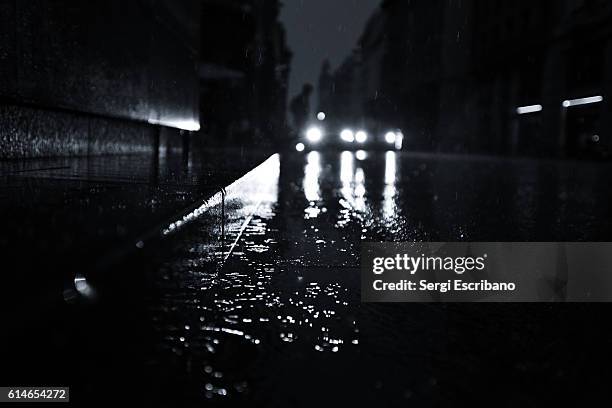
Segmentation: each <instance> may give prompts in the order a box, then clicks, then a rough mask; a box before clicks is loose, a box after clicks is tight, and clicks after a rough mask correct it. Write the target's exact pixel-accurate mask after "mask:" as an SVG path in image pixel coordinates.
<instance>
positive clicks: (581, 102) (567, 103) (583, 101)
mask: <svg viewBox="0 0 612 408" xmlns="http://www.w3.org/2000/svg"><path fill="white" fill-rule="evenodd" d="M603 99H604V98H603V96H600V95H598V96H590V97H588V98H579V99H568V100H566V101H563V107H564V108H569V107H570V106H580V105H588V104H590V103H598V102H601V101H603Z"/></svg>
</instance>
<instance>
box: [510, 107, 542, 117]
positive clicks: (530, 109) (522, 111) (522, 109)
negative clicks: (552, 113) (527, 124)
mask: <svg viewBox="0 0 612 408" xmlns="http://www.w3.org/2000/svg"><path fill="white" fill-rule="evenodd" d="M541 111H542V105H529V106H521V107H518V108H516V113H518V114H519V115H524V114H526V113H535V112H541Z"/></svg>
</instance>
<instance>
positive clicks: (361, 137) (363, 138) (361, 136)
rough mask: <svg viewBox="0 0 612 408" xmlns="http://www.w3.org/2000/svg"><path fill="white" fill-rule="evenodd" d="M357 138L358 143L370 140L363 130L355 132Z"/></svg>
mask: <svg viewBox="0 0 612 408" xmlns="http://www.w3.org/2000/svg"><path fill="white" fill-rule="evenodd" d="M355 140H356V141H357V143H365V142H366V141H367V140H368V134H367V133H366V132H364V131H363V130H360V131H359V132H357V133H355Z"/></svg>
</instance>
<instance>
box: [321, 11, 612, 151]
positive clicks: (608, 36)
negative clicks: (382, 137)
mask: <svg viewBox="0 0 612 408" xmlns="http://www.w3.org/2000/svg"><path fill="white" fill-rule="evenodd" d="M381 10H382V16H378V15H379V14H380V11H377V12H376V14H375V16H374V17H376V18H377V19H378V20H379V21H381V22H383V23H382V24H368V26H367V27H366V30H365V31H364V35H363V37H362V39H361V41H360V44H359V50H358V54H359V55H360V56H361V59H360V67H362V68H360V69H362V70H363V74H362V75H361V76H359V80H363V81H364V82H368V83H369V84H375V85H374V89H375V92H374V91H373V90H372V89H370V90H369V91H367V92H365V93H363V94H362V95H360V96H359V98H360V103H361V104H365V105H366V107H367V108H366V109H365V111H364V112H362V111H360V110H354V111H353V112H352V115H353V120H359V119H361V116H363V115H365V116H369V117H370V118H371V119H372V120H374V121H379V122H382V123H383V124H385V126H398V127H402V129H403V130H404V135H405V136H406V138H405V146H406V147H407V148H409V149H416V150H435V151H446V152H474V153H494V154H503V155H513V154H518V155H537V156H556V157H564V156H583V157H584V156H594V157H610V156H612V119H611V118H612V115H611V114H610V113H612V112H611V110H612V109H611V108H610V107H611V106H612V74H611V72H612V66H611V65H610V64H611V63H612V3H610V2H607V1H603V0H563V1H552V0H542V1H538V2H533V1H527V0H520V1H514V2H506V1H496V2H494V1H491V0H443V1H435V2H431V1H427V0H411V1H404V0H385V1H383V2H381ZM374 17H373V18H374ZM376 39H382V40H376ZM374 44H376V46H375V45H374ZM381 49H382V50H384V51H383V53H382V54H383V55H382V56H381V55H380V52H379V51H380V50H381ZM353 55H355V53H352V55H351V56H350V57H349V59H351V58H353ZM347 61H348V59H347ZM374 66H379V67H380V70H378V71H377V70H375V69H371V68H368V69H365V67H374ZM368 71H369V72H374V73H376V72H378V75H379V76H380V78H379V79H376V78H372V77H371V76H370V77H368V74H366V72H368ZM375 75H376V74H375ZM332 78H333V80H332V82H335V84H336V88H335V89H336V93H335V94H333V95H332V96H331V97H332V99H333V100H334V103H333V104H332V105H342V106H347V105H346V101H345V100H344V99H343V96H342V95H341V94H339V93H338V92H337V89H338V87H339V86H340V85H339V83H340V82H345V81H349V80H352V79H351V77H349V76H347V75H346V74H345V72H344V69H343V67H340V68H339V69H338V70H336V71H335V72H334V73H332ZM341 87H342V88H349V89H351V88H353V85H351V84H342V85H341ZM598 95H601V96H603V98H604V101H603V103H596V104H591V105H588V106H580V107H570V108H565V107H563V105H562V104H563V101H565V100H571V99H577V98H584V97H589V96H598ZM529 105H542V108H543V109H542V110H541V111H540V112H534V113H531V114H523V115H519V114H518V111H517V108H519V107H524V106H529ZM343 114H345V115H346V112H343Z"/></svg>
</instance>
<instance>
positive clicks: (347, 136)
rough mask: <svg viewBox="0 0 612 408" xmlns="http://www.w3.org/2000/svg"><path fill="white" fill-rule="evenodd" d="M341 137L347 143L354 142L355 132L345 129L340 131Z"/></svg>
mask: <svg viewBox="0 0 612 408" xmlns="http://www.w3.org/2000/svg"><path fill="white" fill-rule="evenodd" d="M340 139H342V140H344V141H345V142H347V143H353V142H354V141H355V134H354V133H353V131H352V130H350V129H344V130H343V131H342V132H340Z"/></svg>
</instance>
